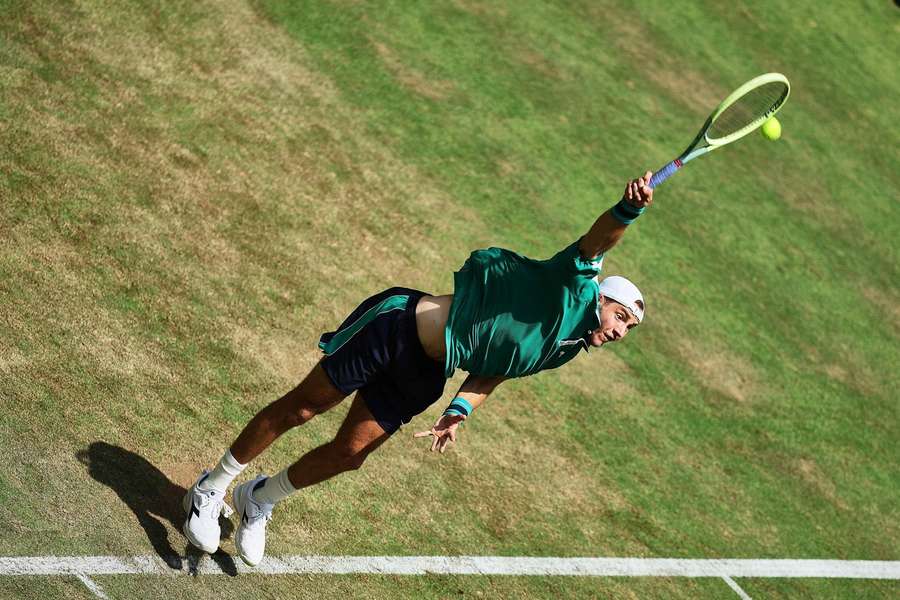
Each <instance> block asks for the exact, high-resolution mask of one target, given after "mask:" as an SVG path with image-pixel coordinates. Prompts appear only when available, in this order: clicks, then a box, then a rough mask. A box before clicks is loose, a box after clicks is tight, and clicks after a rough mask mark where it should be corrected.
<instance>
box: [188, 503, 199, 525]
mask: <svg viewBox="0 0 900 600" xmlns="http://www.w3.org/2000/svg"><path fill="white" fill-rule="evenodd" d="M193 516H198V517H199V516H200V509H198V508H197V505H196V504H194V501H193V500H191V510H190V512H189V513H188V518H187V520H188V523H190V522H191V517H193Z"/></svg>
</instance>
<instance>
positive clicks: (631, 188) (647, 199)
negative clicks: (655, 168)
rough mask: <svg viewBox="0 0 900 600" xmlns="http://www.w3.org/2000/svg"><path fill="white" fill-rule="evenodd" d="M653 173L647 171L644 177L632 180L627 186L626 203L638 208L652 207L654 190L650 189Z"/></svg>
mask: <svg viewBox="0 0 900 600" xmlns="http://www.w3.org/2000/svg"><path fill="white" fill-rule="evenodd" d="M651 177H653V173H651V172H650V171H647V172H646V173H644V176H643V177H638V178H637V179H632V180H631V181H629V182H628V185H626V186H625V201H626V202H628V204H630V205H632V206H634V207H636V208H644V207H645V206H650V204H651V203H652V202H653V189H652V188H651V187H650V178H651Z"/></svg>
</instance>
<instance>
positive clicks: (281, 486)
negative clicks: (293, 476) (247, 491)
mask: <svg viewBox="0 0 900 600" xmlns="http://www.w3.org/2000/svg"><path fill="white" fill-rule="evenodd" d="M296 491H297V490H296V488H294V485H293V484H292V483H291V480H290V479H288V470H287V469H286V468H285V469H283V470H282V471H281V472H280V473H278V475H274V476H273V477H269V478H268V479H266V480H265V482H263V485H262V487H260V488H259V489H256V490H253V492H252V496H253V499H254V500H256V502H258V503H259V504H275V503H276V502H279V501H281V500H284V499H285V498H287V497H288V496H290V495H291V494H293V493H294V492H296Z"/></svg>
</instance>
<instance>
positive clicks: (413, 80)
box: [370, 38, 453, 100]
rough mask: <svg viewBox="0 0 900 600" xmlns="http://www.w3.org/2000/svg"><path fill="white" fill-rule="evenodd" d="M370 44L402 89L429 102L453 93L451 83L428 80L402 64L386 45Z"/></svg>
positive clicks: (372, 42) (372, 41) (373, 42)
mask: <svg viewBox="0 0 900 600" xmlns="http://www.w3.org/2000/svg"><path fill="white" fill-rule="evenodd" d="M370 42H371V44H372V46H373V47H374V48H375V51H376V52H377V53H378V56H379V58H381V60H382V62H384V64H385V66H386V67H387V68H388V70H389V71H390V72H391V73H392V74H393V75H394V77H396V78H397V81H399V82H400V83H401V84H402V85H403V86H404V87H406V88H408V89H410V90H412V91H413V92H415V93H416V94H418V95H420V96H423V97H425V98H428V99H430V100H444V99H445V98H447V97H448V96H449V95H450V94H451V93H452V92H453V82H451V81H446V80H443V81H441V80H437V81H436V80H432V79H429V78H428V77H426V76H425V75H424V74H422V73H420V72H418V71H416V70H415V69H413V68H411V67H409V66H408V65H406V64H404V63H403V61H402V60H400V58H399V57H398V56H397V54H396V53H395V52H394V50H393V49H391V48H390V47H389V46H388V45H387V44H385V43H383V42H379V41H377V40H374V39H371V38H370Z"/></svg>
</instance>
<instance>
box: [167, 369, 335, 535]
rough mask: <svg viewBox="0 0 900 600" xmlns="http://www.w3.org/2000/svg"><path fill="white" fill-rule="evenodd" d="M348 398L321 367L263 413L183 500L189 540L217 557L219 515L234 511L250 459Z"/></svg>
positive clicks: (257, 415) (185, 530)
mask: <svg viewBox="0 0 900 600" xmlns="http://www.w3.org/2000/svg"><path fill="white" fill-rule="evenodd" d="M344 398H345V396H344V394H343V393H341V392H340V391H339V390H338V389H337V388H336V387H334V384H332V383H331V380H330V379H329V378H328V376H327V375H326V374H325V371H324V370H323V369H322V366H321V364H316V366H315V367H313V369H312V371H310V373H309V374H308V375H307V376H306V378H304V379H303V381H302V382H301V383H300V384H299V385H298V386H297V387H295V388H294V389H292V390H291V391H290V392H288V393H287V394H285V395H284V396H282V397H281V398H279V399H278V400H276V401H274V402H272V403H271V404H269V405H268V406H267V407H265V408H264V409H262V410H261V411H259V412H258V413H257V414H256V416H254V417H253V419H251V420H250V422H249V423H248V424H247V426H246V427H244V430H243V431H242V432H241V433H240V435H239V436H238V438H237V440H235V442H234V444H232V446H231V448H230V449H229V450H228V451H227V452H226V453H225V455H224V456H223V457H222V459H221V460H220V461H219V464H218V465H216V467H215V468H214V469H213V470H212V472H204V473H203V474H201V475H200V477H199V478H198V479H197V481H196V482H195V483H194V485H193V486H191V488H190V489H189V490H188V492H187V494H186V495H185V497H184V502H183V506H184V510H185V512H186V513H187V517H186V520H185V522H184V527H183V528H182V529H183V530H184V534H185V536H187V538H188V540H190V542H191V543H192V544H194V545H195V546H197V547H198V548H200V549H201V550H204V551H206V552H215V551H216V549H217V548H218V547H219V538H220V536H221V527H220V526H219V515H220V514H221V513H222V512H225V515H226V516H228V514H229V512H230V508H229V507H228V505H227V504H225V492H226V490H227V489H228V486H229V485H230V484H231V482H232V481H233V480H234V479H235V478H236V477H237V476H238V475H240V473H241V471H243V470H244V468H245V467H246V466H247V463H249V462H250V461H251V460H253V459H254V458H256V457H257V456H259V454H260V453H262V452H263V450H265V449H266V448H268V447H269V445H271V444H272V442H274V441H275V440H276V439H278V438H279V437H280V436H281V435H282V434H283V433H285V432H286V431H287V430H289V429H291V428H293V427H297V426H298V425H302V424H303V423H306V422H307V421H309V420H310V419H312V418H313V417H314V416H316V415H318V414H321V413H323V412H325V411H327V410H328V409H330V408H332V407H334V406H335V405H336V404H338V403H339V402H340V401H341V400H343V399H344Z"/></svg>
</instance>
